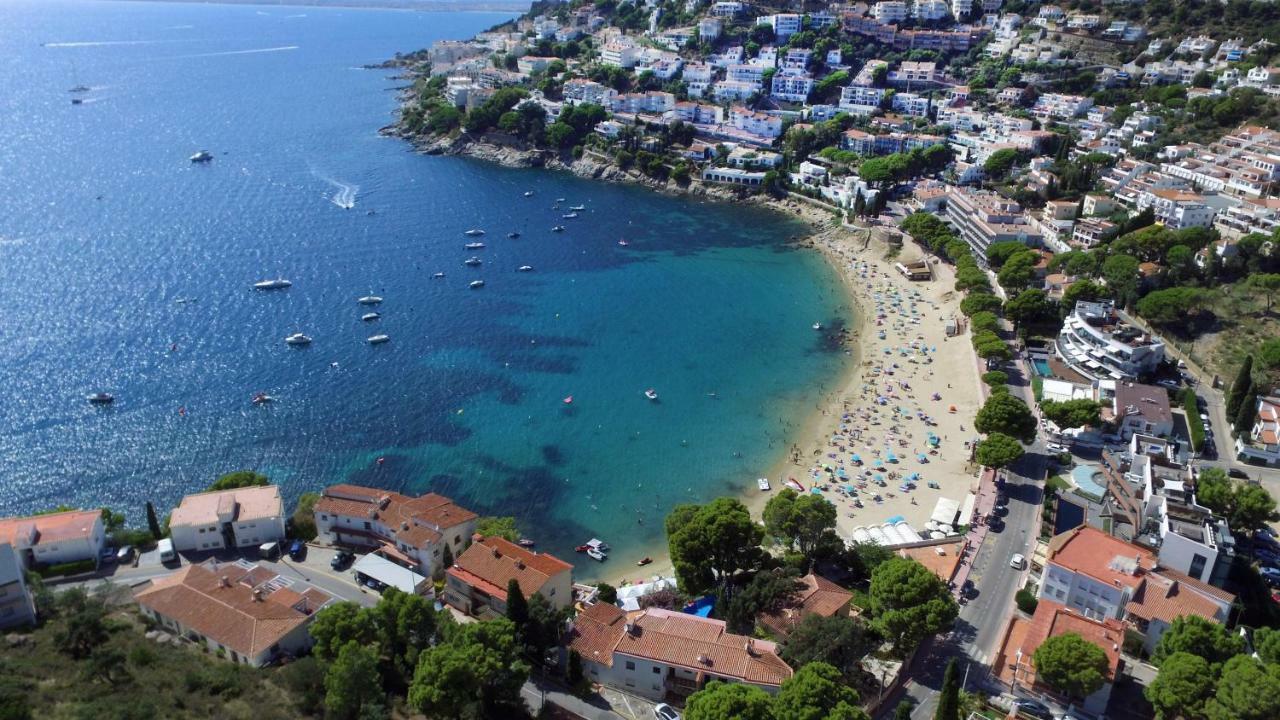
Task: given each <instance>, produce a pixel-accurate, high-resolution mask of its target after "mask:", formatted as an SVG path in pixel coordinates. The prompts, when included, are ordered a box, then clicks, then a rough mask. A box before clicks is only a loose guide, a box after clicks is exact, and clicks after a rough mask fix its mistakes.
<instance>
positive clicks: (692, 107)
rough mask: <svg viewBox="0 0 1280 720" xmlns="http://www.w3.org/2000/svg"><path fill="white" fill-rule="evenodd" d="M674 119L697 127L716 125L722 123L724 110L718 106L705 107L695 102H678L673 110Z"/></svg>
mask: <svg viewBox="0 0 1280 720" xmlns="http://www.w3.org/2000/svg"><path fill="white" fill-rule="evenodd" d="M674 113H675V117H676V118H677V119H679V120H682V121H684V122H687V123H697V124H699V125H718V124H720V123H722V122H724V108H722V107H720V106H719V105H706V104H703V103H695V102H678V103H676V107H675V110H674Z"/></svg>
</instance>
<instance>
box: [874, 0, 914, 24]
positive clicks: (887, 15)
mask: <svg viewBox="0 0 1280 720" xmlns="http://www.w3.org/2000/svg"><path fill="white" fill-rule="evenodd" d="M871 12H872V16H873V17H875V19H876V21H877V22H880V23H883V24H886V25H887V24H890V23H899V22H902V21H903V20H906V19H907V16H908V15H909V14H910V8H909V7H908V6H907V3H905V2H900V0H882V1H881V2H878V3H876V4H875V7H874V8H873V9H872V11H871Z"/></svg>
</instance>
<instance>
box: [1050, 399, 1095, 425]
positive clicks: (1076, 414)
mask: <svg viewBox="0 0 1280 720" xmlns="http://www.w3.org/2000/svg"><path fill="white" fill-rule="evenodd" d="M1040 413H1041V414H1042V415H1044V416H1045V417H1046V418H1048V419H1049V420H1052V421H1053V424H1054V425H1057V426H1058V427H1060V428H1062V429H1063V430H1066V429H1068V428H1078V427H1097V426H1098V425H1100V424H1101V423H1102V406H1101V405H1099V404H1098V403H1097V402H1096V401H1093V400H1088V399H1085V398H1077V399H1075V400H1063V401H1057V400H1044V401H1041V403H1040Z"/></svg>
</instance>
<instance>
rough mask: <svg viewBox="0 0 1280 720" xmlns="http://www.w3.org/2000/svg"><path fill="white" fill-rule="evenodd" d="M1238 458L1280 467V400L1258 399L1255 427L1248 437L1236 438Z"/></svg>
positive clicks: (1271, 398) (1270, 398)
mask: <svg viewBox="0 0 1280 720" xmlns="http://www.w3.org/2000/svg"><path fill="white" fill-rule="evenodd" d="M1236 456H1237V457H1239V458H1240V459H1241V460H1246V461H1248V460H1252V461H1261V462H1264V463H1266V464H1268V465H1280V398H1275V397H1259V398H1258V406H1257V410H1256V414H1255V415H1254V421H1253V427H1252V428H1250V429H1249V434H1248V435H1241V436H1240V437H1238V438H1236Z"/></svg>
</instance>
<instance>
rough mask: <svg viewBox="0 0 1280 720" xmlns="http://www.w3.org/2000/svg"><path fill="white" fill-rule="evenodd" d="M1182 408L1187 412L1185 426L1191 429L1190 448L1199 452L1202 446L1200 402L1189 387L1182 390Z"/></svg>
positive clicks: (1202, 431)
mask: <svg viewBox="0 0 1280 720" xmlns="http://www.w3.org/2000/svg"><path fill="white" fill-rule="evenodd" d="M1182 409H1183V410H1184V411H1186V413H1187V428H1188V429H1189V430H1190V431H1191V449H1192V450H1195V451H1196V452H1200V450H1201V449H1203V448H1204V421H1203V420H1201V419H1200V403H1199V402H1198V401H1197V400H1196V391H1195V390H1194V389H1192V388H1191V387H1186V388H1183V390H1182Z"/></svg>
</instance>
